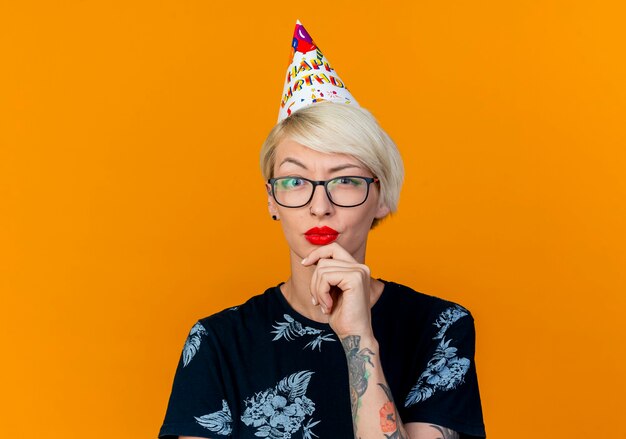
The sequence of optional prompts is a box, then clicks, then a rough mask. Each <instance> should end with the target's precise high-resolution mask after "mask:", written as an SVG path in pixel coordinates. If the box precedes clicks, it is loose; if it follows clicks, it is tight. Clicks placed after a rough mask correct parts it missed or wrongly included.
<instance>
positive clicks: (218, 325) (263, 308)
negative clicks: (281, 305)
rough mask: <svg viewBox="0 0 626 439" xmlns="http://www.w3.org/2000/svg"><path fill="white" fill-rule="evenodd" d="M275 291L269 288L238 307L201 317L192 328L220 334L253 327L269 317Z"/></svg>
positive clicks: (274, 288) (273, 288)
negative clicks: (243, 327) (244, 327)
mask: <svg viewBox="0 0 626 439" xmlns="http://www.w3.org/2000/svg"><path fill="white" fill-rule="evenodd" d="M275 290H276V287H270V288H268V289H266V290H265V292H264V293H262V294H258V295H256V296H253V297H251V298H250V299H248V300H247V301H246V302H244V303H242V304H240V305H236V306H231V307H228V308H225V309H223V310H221V311H219V312H216V313H215V314H211V315H209V316H207V317H203V318H201V319H200V320H198V322H197V323H196V324H195V325H194V328H195V327H199V328H201V329H204V331H209V332H215V333H217V334H221V333H223V331H228V330H234V329H238V328H241V327H242V325H244V326H250V325H254V324H255V323H258V322H259V321H260V320H262V319H264V318H267V316H269V314H270V312H269V310H270V309H271V308H272V306H273V300H274V298H275V297H274V296H275ZM198 325H199V326H198ZM192 330H193V329H192Z"/></svg>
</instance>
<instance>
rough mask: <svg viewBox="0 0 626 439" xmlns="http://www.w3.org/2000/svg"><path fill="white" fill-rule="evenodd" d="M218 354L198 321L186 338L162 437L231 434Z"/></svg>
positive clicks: (210, 338)
mask: <svg viewBox="0 0 626 439" xmlns="http://www.w3.org/2000/svg"><path fill="white" fill-rule="evenodd" d="M217 355H218V354H217V351H216V348H215V344H214V343H213V342H212V336H211V333H210V332H209V331H208V330H207V328H205V326H203V324H202V323H201V322H197V323H196V324H195V325H194V326H193V327H192V328H191V331H190V332H189V335H188V336H187V339H186V340H185V345H184V347H183V352H182V354H181V357H180V361H179V363H178V368H177V370H176V375H175V376H174V384H173V385H172V393H171V395H170V399H169V403H168V407H167V412H166V414H165V420H164V422H163V426H162V427H161V430H160V432H159V438H174V437H177V436H197V437H206V438H213V439H218V438H220V439H221V438H227V437H231V433H232V416H231V412H230V408H229V407H228V403H227V401H226V399H225V393H224V388H223V387H224V386H223V383H222V380H221V379H220V375H221V373H220V365H219V362H218V361H217Z"/></svg>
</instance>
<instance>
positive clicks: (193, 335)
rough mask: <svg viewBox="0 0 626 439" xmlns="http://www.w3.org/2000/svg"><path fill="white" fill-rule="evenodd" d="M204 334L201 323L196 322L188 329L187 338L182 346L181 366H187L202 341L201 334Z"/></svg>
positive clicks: (204, 330)
mask: <svg viewBox="0 0 626 439" xmlns="http://www.w3.org/2000/svg"><path fill="white" fill-rule="evenodd" d="M206 334H207V332H206V329H204V326H202V323H200V322H198V323H196V324H195V325H193V328H191V331H189V335H188V336H187V340H185V347H184V348H183V367H187V365H188V364H189V362H190V361H191V360H192V359H193V357H194V356H195V355H196V352H198V350H199V349H200V344H201V343H202V335H206Z"/></svg>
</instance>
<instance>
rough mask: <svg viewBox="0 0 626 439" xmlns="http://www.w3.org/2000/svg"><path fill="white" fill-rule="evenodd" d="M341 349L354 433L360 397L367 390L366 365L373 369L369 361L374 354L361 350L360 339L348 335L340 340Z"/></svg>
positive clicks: (364, 349)
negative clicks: (348, 379) (344, 362)
mask: <svg viewBox="0 0 626 439" xmlns="http://www.w3.org/2000/svg"><path fill="white" fill-rule="evenodd" d="M341 344H342V345H343V349H344V351H345V352H346V358H347V360H348V374H349V377H350V403H351V406H352V424H353V427H354V432H355V433H356V420H357V412H358V410H359V404H360V402H361V396H363V394H364V393H365V391H366V390H367V379H368V377H369V373H368V372H367V371H366V370H365V365H366V363H369V365H370V366H372V367H374V365H373V364H372V362H371V360H370V355H374V352H372V351H371V350H369V349H368V348H363V349H361V346H360V344H361V337H360V336H358V335H349V336H347V337H346V338H344V339H342V340H341Z"/></svg>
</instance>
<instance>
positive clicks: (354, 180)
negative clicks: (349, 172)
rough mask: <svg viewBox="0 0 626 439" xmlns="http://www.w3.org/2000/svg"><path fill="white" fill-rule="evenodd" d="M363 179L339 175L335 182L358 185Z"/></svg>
mask: <svg viewBox="0 0 626 439" xmlns="http://www.w3.org/2000/svg"><path fill="white" fill-rule="evenodd" d="M362 182H363V181H362V180H361V179H360V178H352V177H339V178H338V179H337V183H338V184H341V185H347V186H359V185H360V184H361V183H362Z"/></svg>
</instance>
